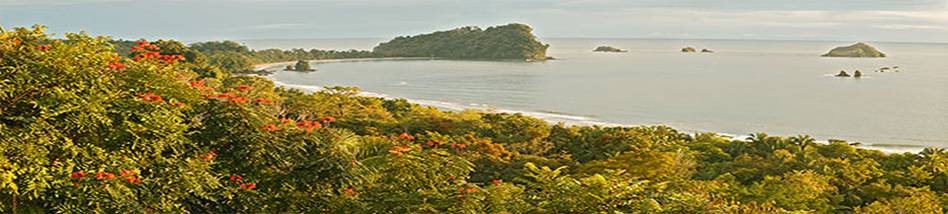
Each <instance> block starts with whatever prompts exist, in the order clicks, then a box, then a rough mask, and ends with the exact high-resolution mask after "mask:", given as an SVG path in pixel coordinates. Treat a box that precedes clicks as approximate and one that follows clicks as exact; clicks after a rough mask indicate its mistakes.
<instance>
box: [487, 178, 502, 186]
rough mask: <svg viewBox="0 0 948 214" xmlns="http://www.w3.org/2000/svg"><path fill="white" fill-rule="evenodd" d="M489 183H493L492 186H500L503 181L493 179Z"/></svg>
mask: <svg viewBox="0 0 948 214" xmlns="http://www.w3.org/2000/svg"><path fill="white" fill-rule="evenodd" d="M490 182H491V183H493V184H494V186H500V184H503V183H504V180H501V179H494V180H492V181H490Z"/></svg>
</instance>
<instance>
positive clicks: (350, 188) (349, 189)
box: [346, 187, 356, 196]
mask: <svg viewBox="0 0 948 214" xmlns="http://www.w3.org/2000/svg"><path fill="white" fill-rule="evenodd" d="M346 194H347V195H350V196H351V195H355V194H356V191H355V190H354V189H352V187H349V188H346Z"/></svg>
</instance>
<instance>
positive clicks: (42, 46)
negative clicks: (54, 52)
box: [36, 45, 53, 51]
mask: <svg viewBox="0 0 948 214" xmlns="http://www.w3.org/2000/svg"><path fill="white" fill-rule="evenodd" d="M50 49H53V46H50V45H39V46H36V50H38V51H48V50H50Z"/></svg>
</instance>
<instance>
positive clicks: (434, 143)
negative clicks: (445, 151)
mask: <svg viewBox="0 0 948 214" xmlns="http://www.w3.org/2000/svg"><path fill="white" fill-rule="evenodd" d="M441 144H444V143H443V142H441V141H430V140H429V141H428V146H431V147H435V146H440V145H441Z"/></svg>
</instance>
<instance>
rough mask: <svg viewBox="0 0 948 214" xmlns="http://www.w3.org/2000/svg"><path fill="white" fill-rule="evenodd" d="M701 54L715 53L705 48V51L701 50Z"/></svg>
mask: <svg viewBox="0 0 948 214" xmlns="http://www.w3.org/2000/svg"><path fill="white" fill-rule="evenodd" d="M701 53H714V51H713V50H711V49H707V48H705V49H701Z"/></svg>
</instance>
